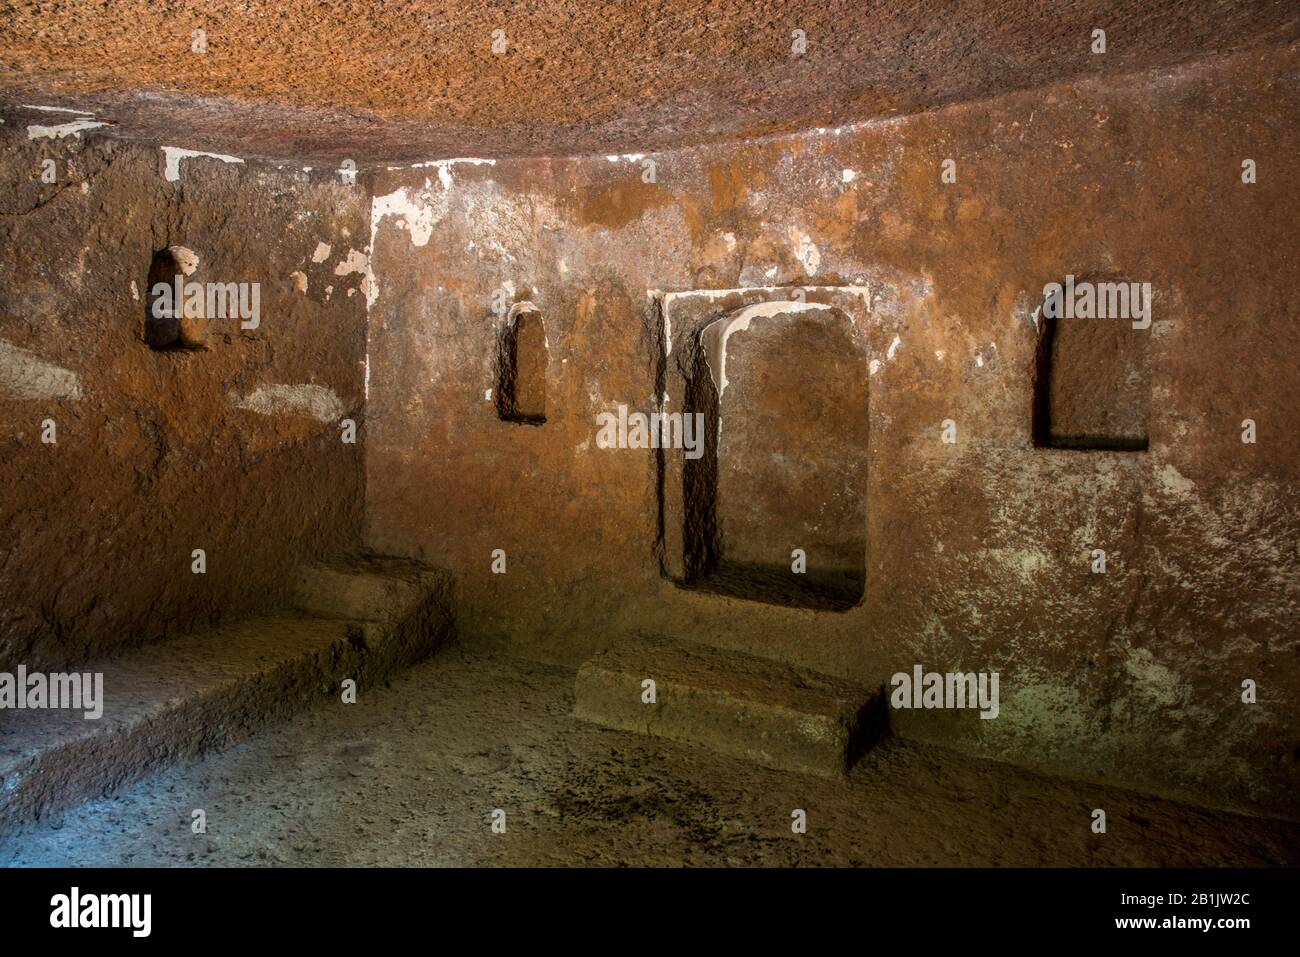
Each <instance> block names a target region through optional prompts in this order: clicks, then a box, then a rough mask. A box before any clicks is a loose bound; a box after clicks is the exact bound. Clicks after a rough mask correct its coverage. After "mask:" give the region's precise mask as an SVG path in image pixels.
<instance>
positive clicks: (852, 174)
mask: <svg viewBox="0 0 1300 957" xmlns="http://www.w3.org/2000/svg"><path fill="white" fill-rule="evenodd" d="M857 178H858V171H857V170H855V169H846V170H841V171H840V182H841V183H851V182H853V181H854V180H855V179H857Z"/></svg>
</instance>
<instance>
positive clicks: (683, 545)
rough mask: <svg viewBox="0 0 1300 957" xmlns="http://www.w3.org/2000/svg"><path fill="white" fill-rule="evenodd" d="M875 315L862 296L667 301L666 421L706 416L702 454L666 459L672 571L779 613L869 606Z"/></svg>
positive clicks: (665, 545) (827, 293)
mask: <svg viewBox="0 0 1300 957" xmlns="http://www.w3.org/2000/svg"><path fill="white" fill-rule="evenodd" d="M776 295H780V296H782V297H788V298H774V296H776ZM866 307H867V302H866V296H865V290H864V289H858V288H856V287H847V288H846V287H804V288H802V289H798V290H796V289H789V290H775V291H774V290H727V291H713V290H710V291H703V292H698V293H670V294H667V295H665V296H664V297H662V299H661V300H660V303H659V309H660V315H661V317H662V322H663V333H664V334H663V337H662V342H663V355H662V362H661V368H660V381H661V385H662V388H661V389H660V395H661V405H660V409H659V411H660V412H663V413H669V414H671V413H674V412H676V413H681V414H685V415H692V414H695V413H701V414H702V415H703V419H704V423H703V434H704V449H703V455H702V456H700V457H699V458H697V459H690V458H687V457H686V456H685V454H684V452H683V450H681V449H671V448H670V449H662V450H660V456H661V459H660V464H661V482H660V502H661V506H662V512H661V523H662V524H661V529H662V532H661V547H662V552H661V556H662V564H663V569H664V572H665V574H667V575H668V576H670V577H672V578H673V579H675V580H677V581H678V582H679V583H680V584H682V585H683V586H686V587H690V588H695V589H699V590H703V591H711V592H716V593H720V594H726V595H730V596H733V597H739V598H745V599H750V600H754V601H762V602H768V603H772V604H781V605H790V606H797V607H805V608H817V609H825V610H845V609H847V608H850V607H852V606H853V605H855V604H857V603H858V602H860V601H861V599H862V595H863V590H864V587H865V569H866V483H867V459H866V455H867V430H868V418H867V376H868V359H867V348H866V341H865V316H866V311H867V309H866Z"/></svg>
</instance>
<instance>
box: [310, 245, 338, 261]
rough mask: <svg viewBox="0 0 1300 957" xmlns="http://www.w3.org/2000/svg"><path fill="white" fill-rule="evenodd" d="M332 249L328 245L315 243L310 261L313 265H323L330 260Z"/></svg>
mask: <svg viewBox="0 0 1300 957" xmlns="http://www.w3.org/2000/svg"><path fill="white" fill-rule="evenodd" d="M332 251H333V247H332V246H330V244H329V243H319V242H318V243H317V244H316V251H315V252H314V253H312V254H311V261H312V262H314V263H323V262H324V261H325V260H327V259H329V258H330V253H331V252H332Z"/></svg>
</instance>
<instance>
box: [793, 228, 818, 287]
mask: <svg viewBox="0 0 1300 957" xmlns="http://www.w3.org/2000/svg"><path fill="white" fill-rule="evenodd" d="M788 232H789V236H790V244H791V245H792V246H793V247H794V257H795V259H797V260H799V264H800V265H801V266H803V271H804V272H805V273H807V274H808V275H809V276H815V275H817V268H818V267H819V266H821V264H822V254H821V252H820V251H819V250H818V249H817V245H816V243H814V242H813V241H812V239H811V238H810V237H809V235H808V234H807V233H805V232H803V231H802V230H800V229H799V228H798V227H797V226H791V227H790V229H789V231H788Z"/></svg>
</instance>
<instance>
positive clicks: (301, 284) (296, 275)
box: [289, 269, 307, 292]
mask: <svg viewBox="0 0 1300 957" xmlns="http://www.w3.org/2000/svg"><path fill="white" fill-rule="evenodd" d="M289 278H290V279H292V280H293V285H294V288H296V289H297V290H298V291H299V292H306V291H307V274H306V273H304V272H301V271H299V270H297V269H295V270H294V271H293V272H291V273H289Z"/></svg>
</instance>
